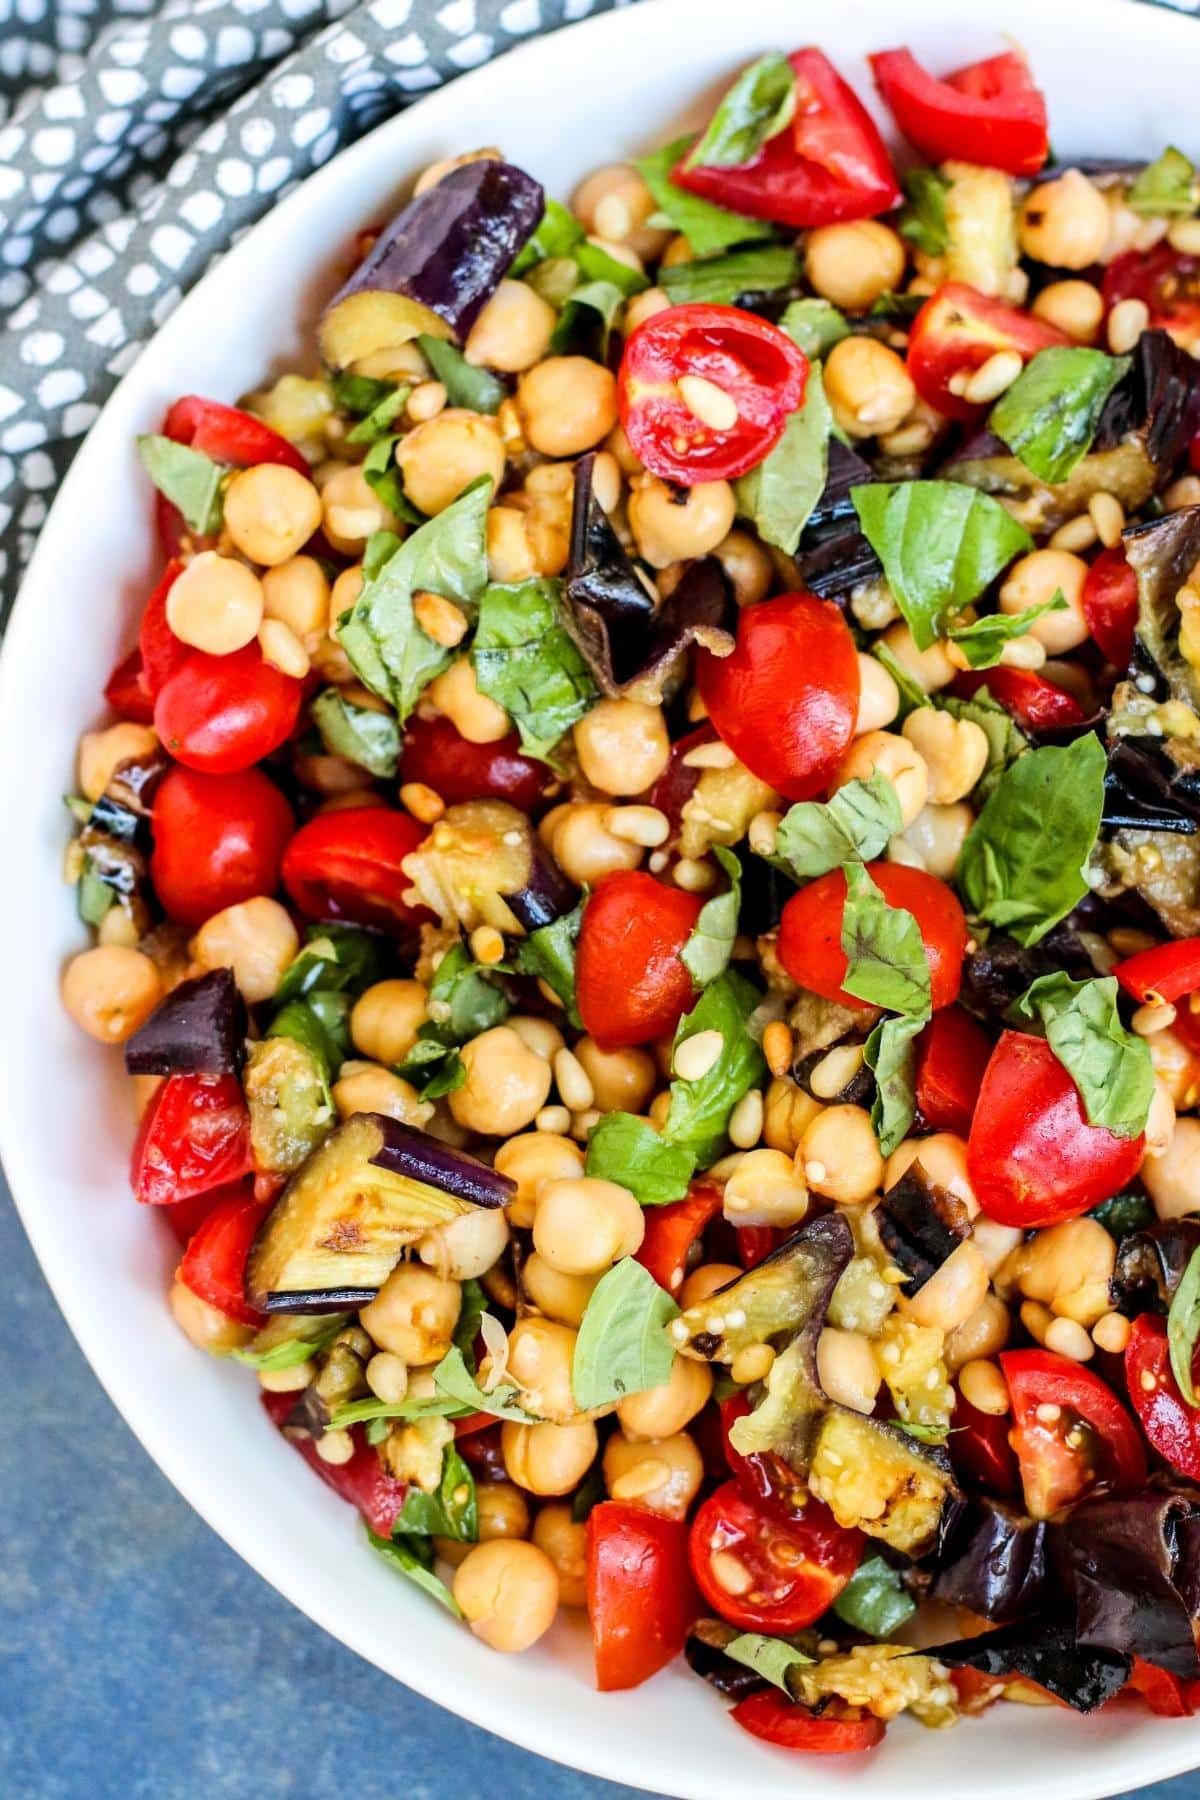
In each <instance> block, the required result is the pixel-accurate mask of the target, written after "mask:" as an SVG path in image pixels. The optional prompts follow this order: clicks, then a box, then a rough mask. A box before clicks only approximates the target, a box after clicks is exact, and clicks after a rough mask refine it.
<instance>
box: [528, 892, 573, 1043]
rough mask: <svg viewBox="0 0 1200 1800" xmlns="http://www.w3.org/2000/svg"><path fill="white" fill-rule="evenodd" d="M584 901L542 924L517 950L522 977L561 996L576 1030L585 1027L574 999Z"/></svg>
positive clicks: (570, 1021)
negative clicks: (543, 984) (544, 985)
mask: <svg viewBox="0 0 1200 1800" xmlns="http://www.w3.org/2000/svg"><path fill="white" fill-rule="evenodd" d="M585 900H586V895H585V896H584V899H581V900H580V902H579V904H578V906H576V907H574V908H572V910H571V911H570V912H569V913H561V914H560V915H559V917H558V918H557V919H552V920H551V922H550V924H549V925H539V926H538V927H537V928H536V930H534V931H531V932H530V933H529V936H528V937H526V938H522V939H521V943H520V947H519V949H518V950H517V967H518V969H519V970H520V972H521V974H522V975H532V976H533V977H534V978H535V980H540V981H544V982H545V983H546V985H547V987H548V988H550V990H551V992H552V993H555V994H557V995H558V997H559V999H560V1000H561V1001H562V1003H563V1007H564V1010H565V1012H566V1015H567V1020H568V1022H569V1023H570V1024H571V1025H573V1026H574V1027H575V1029H576V1031H579V1030H581V1029H582V1027H583V1020H582V1019H581V1018H580V1016H579V1003H578V1000H577V999H576V996H575V951H576V947H577V945H578V943H579V928H580V926H581V925H582V923H583V908H584V903H585Z"/></svg>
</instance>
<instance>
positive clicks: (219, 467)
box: [137, 432, 227, 537]
mask: <svg viewBox="0 0 1200 1800" xmlns="http://www.w3.org/2000/svg"><path fill="white" fill-rule="evenodd" d="M137 448H138V455H139V457H140V458H141V462H142V467H143V469H145V471H146V473H147V475H148V476H149V477H150V479H151V481H152V482H153V483H154V485H155V487H156V488H157V489H158V491H159V493H160V494H162V495H163V497H164V499H167V500H169V501H170V502H171V505H172V506H174V507H177V508H178V510H179V511H180V512H181V513H182V514H183V517H184V520H185V521H186V523H187V524H188V525H190V526H191V528H192V530H193V531H195V532H198V533H199V534H200V535H201V536H202V537H208V536H211V534H212V533H213V532H215V531H220V529H221V519H222V516H223V507H222V502H221V480H222V477H223V476H224V475H225V474H226V473H227V471H226V467H225V464H224V463H219V462H214V461H213V459H212V457H211V456H205V454H204V452H203V451H202V450H193V449H192V447H191V445H190V444H177V443H176V442H175V440H174V438H169V437H159V436H158V435H157V433H154V432H147V433H146V434H145V435H144V436H142V437H140V438H139V439H138V441H137Z"/></svg>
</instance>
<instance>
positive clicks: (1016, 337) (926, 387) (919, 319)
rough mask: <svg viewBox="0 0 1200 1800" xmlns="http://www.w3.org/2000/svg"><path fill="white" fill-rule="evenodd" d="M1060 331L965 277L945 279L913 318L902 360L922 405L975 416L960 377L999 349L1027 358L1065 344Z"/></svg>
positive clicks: (958, 416) (974, 407)
mask: <svg viewBox="0 0 1200 1800" xmlns="http://www.w3.org/2000/svg"><path fill="white" fill-rule="evenodd" d="M1070 341H1071V340H1070V339H1069V338H1068V337H1067V335H1066V333H1065V332H1062V331H1059V329H1058V327H1057V326H1056V325H1050V324H1048V323H1047V321H1046V320H1045V319H1038V318H1035V317H1034V315H1033V314H1032V313H1027V312H1021V311H1020V310H1019V309H1018V308H1017V307H1015V306H1009V305H1008V304H1007V303H1006V302H1005V301H1003V300H994V299H992V297H991V296H990V295H989V294H981V293H980V292H979V290H978V288H973V287H968V285H967V283H966V282H964V281H944V282H943V283H942V285H941V287H939V288H937V289H935V291H934V292H933V293H932V294H930V296H929V298H928V300H927V301H926V302H925V304H924V306H923V307H922V308H921V310H920V312H919V313H918V314H917V316H916V318H915V319H914V320H913V322H912V326H911V328H910V330H909V334H908V351H907V362H908V372H909V374H910V375H911V377H912V380H913V385H914V387H915V388H916V390H917V392H918V394H920V396H921V398H922V400H924V401H925V403H926V405H928V406H933V407H936V408H937V410H938V412H942V413H945V414H946V415H947V417H948V418H951V419H963V420H966V421H970V420H973V419H977V418H978V417H979V416H980V414H981V412H982V410H983V409H982V407H980V406H978V405H976V404H975V403H974V402H973V401H970V400H966V399H964V398H963V395H962V392H961V388H962V386H963V384H964V382H965V379H966V378H967V377H969V376H970V375H972V374H973V373H974V371H975V370H976V369H981V368H982V367H983V365H984V363H985V362H987V361H988V359H989V358H990V357H993V356H995V355H996V353H997V351H1000V350H1015V351H1016V352H1017V354H1018V356H1020V357H1021V359H1022V361H1024V362H1028V361H1029V359H1030V357H1032V356H1036V355H1037V353H1038V351H1039V350H1048V349H1049V348H1050V346H1051V345H1053V344H1069V343H1070Z"/></svg>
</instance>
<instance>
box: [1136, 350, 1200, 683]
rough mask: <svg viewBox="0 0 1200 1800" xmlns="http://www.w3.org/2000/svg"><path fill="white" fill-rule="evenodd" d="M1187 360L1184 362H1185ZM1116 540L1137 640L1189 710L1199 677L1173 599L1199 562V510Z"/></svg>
mask: <svg viewBox="0 0 1200 1800" xmlns="http://www.w3.org/2000/svg"><path fill="white" fill-rule="evenodd" d="M1189 360H1190V358H1189ZM1121 542H1122V544H1123V545H1124V548H1125V555H1126V558H1127V560H1128V562H1129V566H1130V568H1131V569H1132V570H1133V572H1134V575H1135V576H1136V577H1137V590H1138V619H1137V640H1138V643H1139V645H1140V647H1141V650H1142V652H1143V654H1144V656H1145V657H1146V658H1147V659H1148V661H1149V663H1150V664H1151V665H1152V667H1153V669H1154V670H1155V671H1156V672H1157V674H1158V676H1159V677H1160V679H1161V681H1162V682H1163V683H1164V685H1165V687H1166V690H1167V692H1168V693H1169V694H1170V696H1171V698H1172V699H1176V700H1182V701H1183V702H1184V703H1185V704H1186V705H1188V706H1190V707H1192V708H1193V709H1195V708H1196V707H1197V705H1200V678H1198V677H1197V673H1196V671H1195V669H1193V668H1192V665H1191V664H1190V663H1189V662H1188V661H1187V659H1186V657H1185V656H1184V655H1183V654H1182V652H1181V650H1180V648H1179V627H1180V623H1181V620H1180V613H1179V603H1178V600H1177V599H1176V595H1177V594H1178V592H1179V590H1180V588H1181V587H1182V586H1183V584H1184V582H1185V581H1186V580H1187V578H1188V575H1189V574H1190V573H1191V570H1192V568H1193V566H1194V565H1195V563H1196V562H1197V561H1198V560H1200V506H1185V507H1181V508H1180V510H1179V511H1178V512H1172V513H1168V514H1167V515H1166V517H1165V518H1162V519H1152V520H1150V521H1149V523H1147V524H1145V525H1135V526H1133V527H1132V528H1131V529H1130V530H1128V531H1126V532H1123V533H1122V536H1121Z"/></svg>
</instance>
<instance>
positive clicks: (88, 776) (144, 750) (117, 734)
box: [78, 719, 158, 800]
mask: <svg viewBox="0 0 1200 1800" xmlns="http://www.w3.org/2000/svg"><path fill="white" fill-rule="evenodd" d="M157 749H158V736H157V734H156V732H155V731H154V730H153V728H152V727H151V726H149V725H134V724H132V723H131V722H130V721H128V720H124V719H123V720H122V721H121V723H120V724H119V725H110V726H109V727H108V729H107V730H106V731H85V732H84V734H83V736H82V737H81V738H80V740H79V760H78V780H79V791H80V793H81V794H82V795H83V797H84V799H85V800H98V799H99V798H100V796H101V794H102V793H103V792H104V790H105V788H106V787H107V786H108V784H109V782H110V781H111V780H112V778H113V775H114V774H115V772H116V770H117V769H118V768H119V767H120V765H121V764H122V763H123V762H129V761H131V760H132V759H133V758H135V757H143V756H149V755H151V754H152V753H153V752H154V751H156V750H157Z"/></svg>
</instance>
